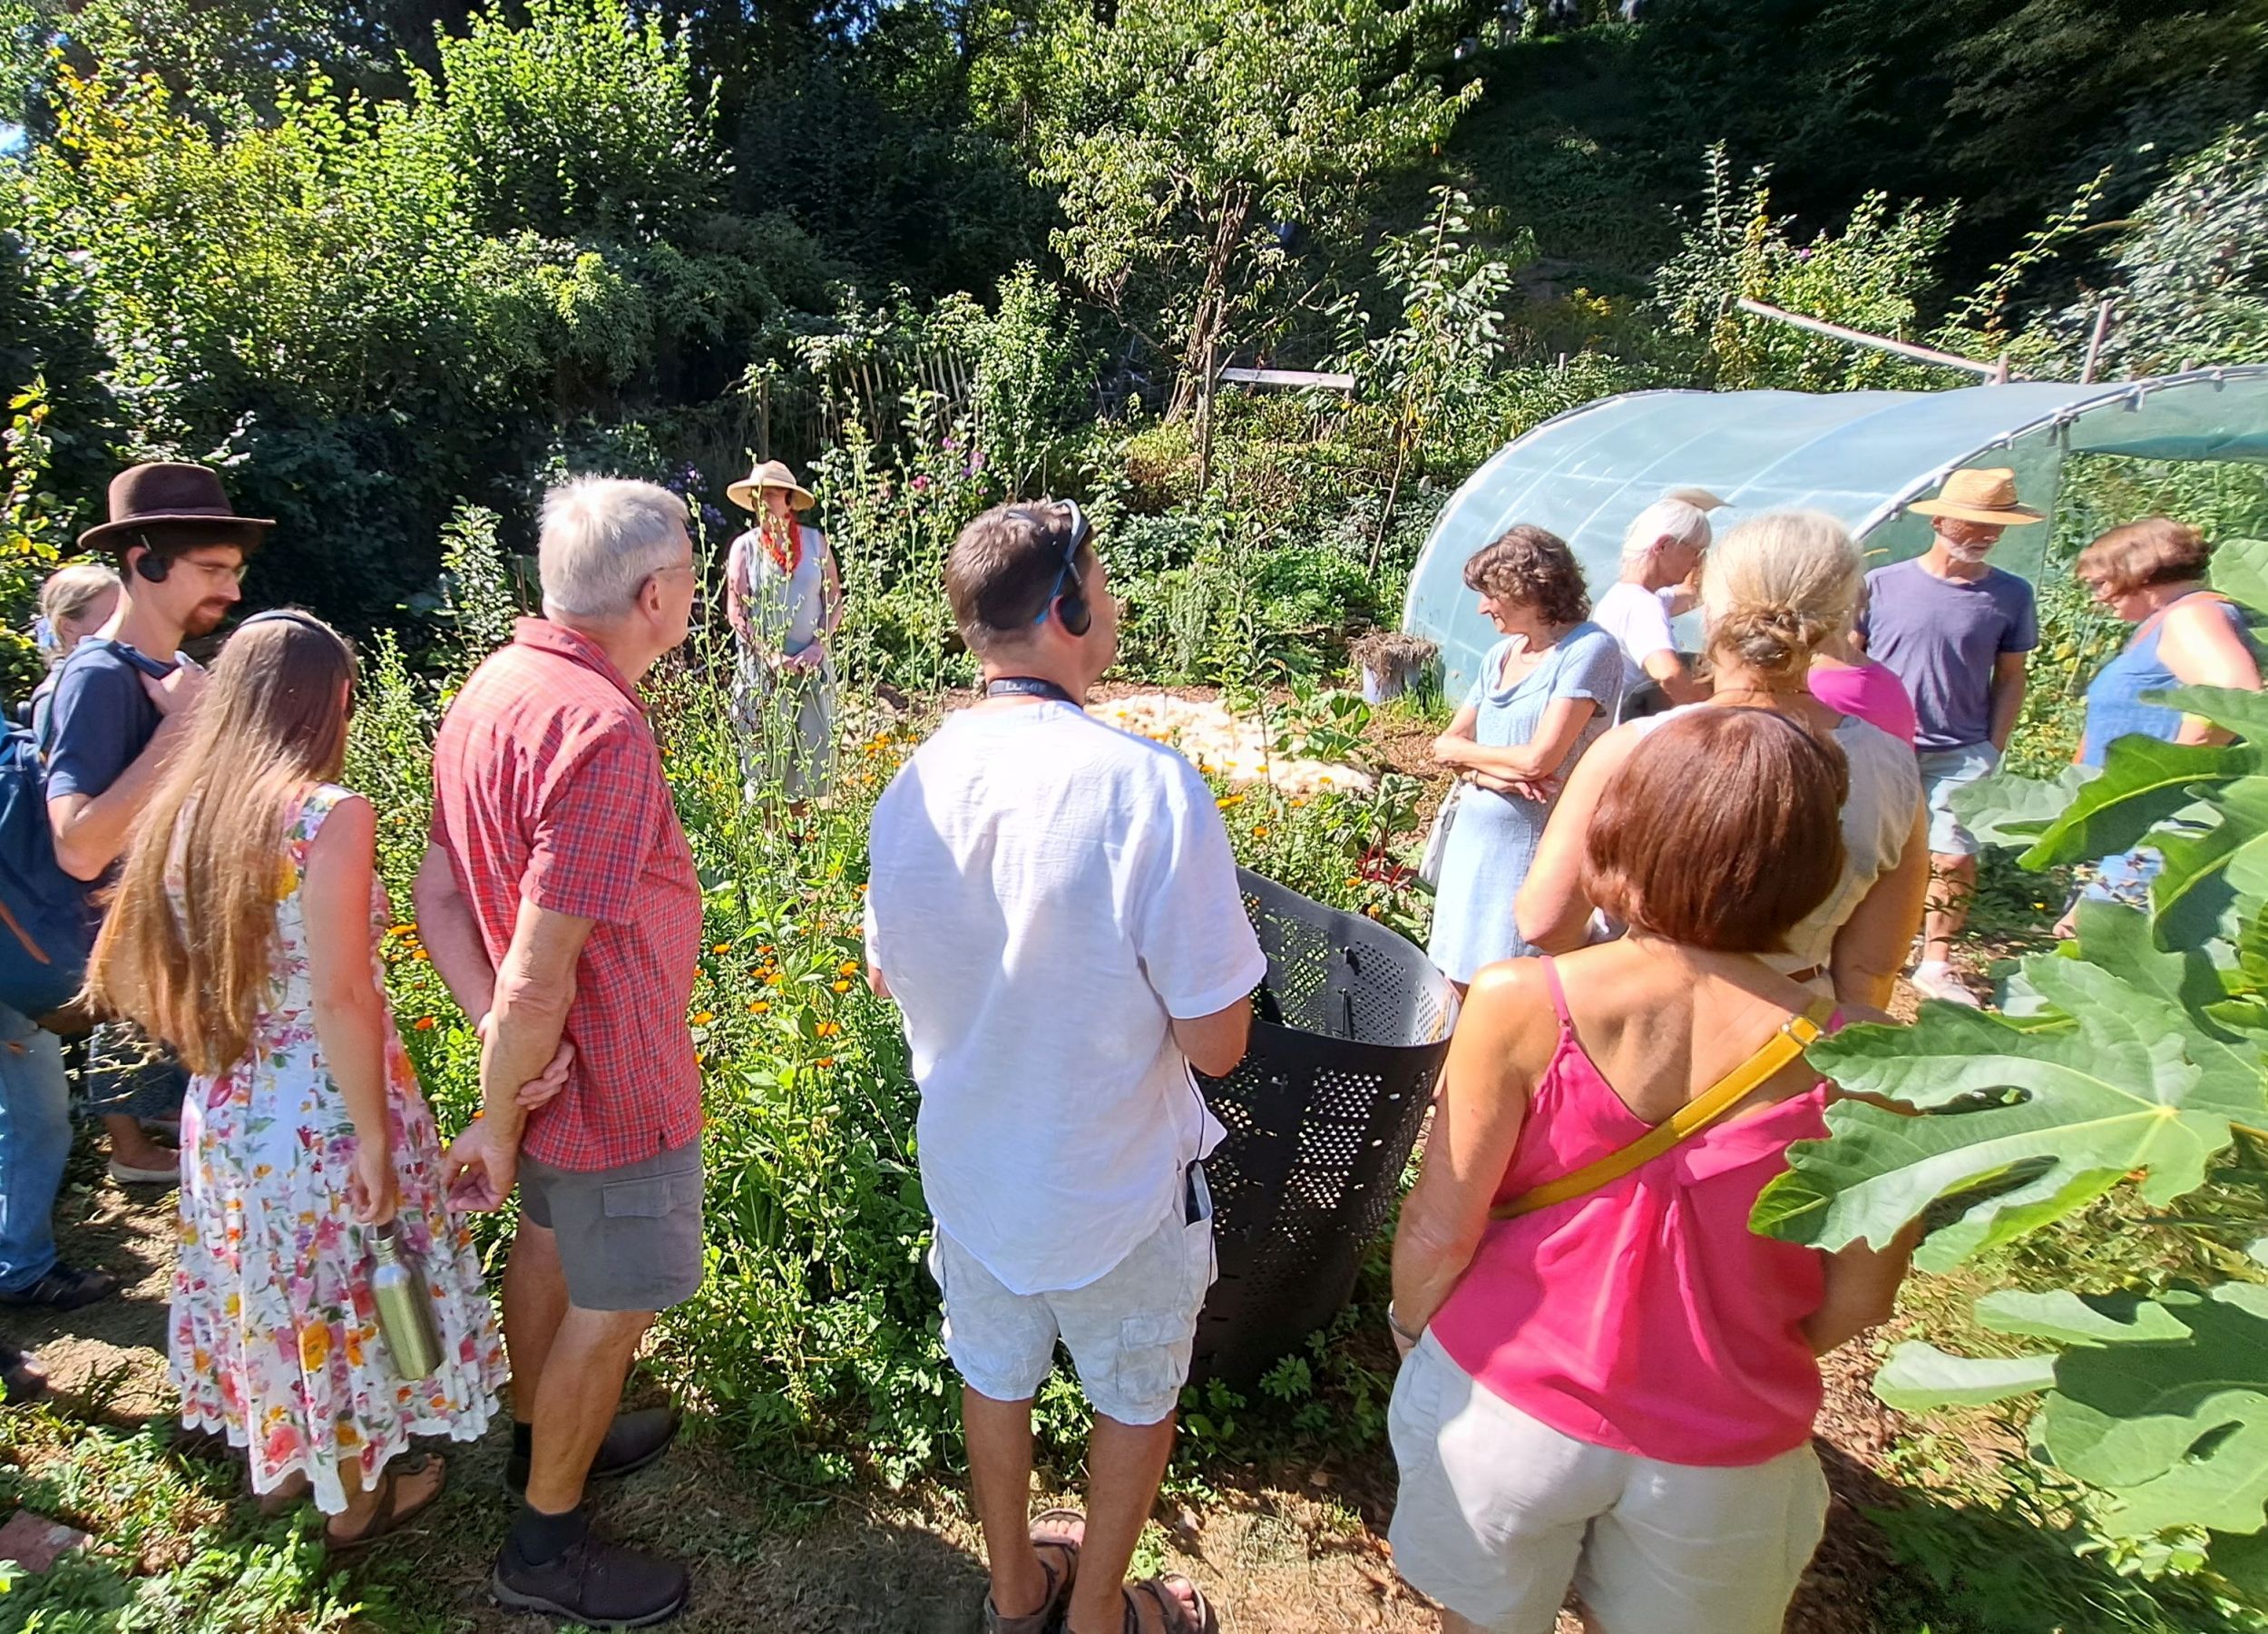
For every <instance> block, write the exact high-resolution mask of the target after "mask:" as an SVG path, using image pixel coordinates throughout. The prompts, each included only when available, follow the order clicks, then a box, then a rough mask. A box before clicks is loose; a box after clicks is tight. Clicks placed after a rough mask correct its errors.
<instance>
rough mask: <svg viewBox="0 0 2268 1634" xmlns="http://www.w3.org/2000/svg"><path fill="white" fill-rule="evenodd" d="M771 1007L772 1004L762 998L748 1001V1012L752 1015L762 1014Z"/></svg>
mask: <svg viewBox="0 0 2268 1634" xmlns="http://www.w3.org/2000/svg"><path fill="white" fill-rule="evenodd" d="M770 1009H771V1006H770V1005H769V1004H767V1003H765V1002H764V1001H763V1000H762V999H750V1000H749V1001H748V1013H749V1014H750V1015H762V1014H764V1013H767V1011H769V1010H770Z"/></svg>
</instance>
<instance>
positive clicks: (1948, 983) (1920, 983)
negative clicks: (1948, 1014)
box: [1911, 959, 1984, 1010]
mask: <svg viewBox="0 0 2268 1634" xmlns="http://www.w3.org/2000/svg"><path fill="white" fill-rule="evenodd" d="M1911 979H1912V982H1913V990H1914V991H1915V992H1916V993H1920V994H1921V996H1922V997H1923V998H1925V999H1942V1000H1944V1001H1945V1003H1948V1004H1961V1005H1965V1006H1967V1007H1968V1008H1969V1009H1970V1010H1982V1009H1983V1008H1984V1001H1983V1000H1982V999H1980V998H1979V997H1978V996H1977V995H1976V994H1975V993H1971V992H1970V991H1969V989H1968V987H1967V986H1966V985H1965V984H1964V983H1962V981H1961V979H1960V977H1959V976H1957V975H1955V974H1953V967H1952V966H1951V965H1950V964H1948V963H1946V962H1945V961H1944V960H1943V959H1924V960H1923V961H1922V962H1921V964H1917V965H1915V966H1914V967H1913V976H1912V978H1911Z"/></svg>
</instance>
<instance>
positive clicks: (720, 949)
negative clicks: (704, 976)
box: [709, 942, 732, 954]
mask: <svg viewBox="0 0 2268 1634" xmlns="http://www.w3.org/2000/svg"><path fill="white" fill-rule="evenodd" d="M731 951H732V944H731V943H729V942H719V944H717V945H716V946H715V947H712V948H710V949H709V952H711V953H713V954H728V953H730V952H731Z"/></svg>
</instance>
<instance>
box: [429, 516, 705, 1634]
mask: <svg viewBox="0 0 2268 1634" xmlns="http://www.w3.org/2000/svg"><path fill="white" fill-rule="evenodd" d="M685 524H686V512H685V505H684V503H683V502H682V501H681V500H679V499H678V498H677V497H676V495H674V494H670V493H669V492H668V491H667V490H666V489H662V488H657V487H655V486H653V485H652V484H648V483H632V482H619V481H613V480H607V479H598V478H586V479H583V480H581V481H577V482H572V483H569V484H565V485H564V486H562V487H560V488H557V489H554V490H553V491H552V494H551V496H550V497H549V498H548V499H547V500H546V501H545V502H544V506H543V537H542V542H541V544H540V546H539V566H540V571H541V573H542V577H543V612H544V616H543V618H540V619H523V620H521V621H520V622H519V624H518V626H517V628H516V629H515V630H514V631H513V639H512V643H511V645H509V646H507V647H505V648H503V649H502V650H501V651H497V652H496V653H494V654H493V655H492V656H491V657H490V658H489V659H488V660H487V661H486V662H484V663H483V664H482V665H481V667H480V668H479V669H478V670H474V673H473V676H472V679H471V680H467V681H466V682H465V683H464V690H463V691H461V692H459V693H458V694H457V697H456V700H455V702H454V703H453V704H451V705H450V707H449V712H448V715H447V717H446V718H445V719H444V720H443V721H442V723H441V730H440V734H439V736H438V737H437V739H435V744H434V778H433V781H434V812H433V834H432V842H431V844H430V845H429V846H427V848H426V852H425V864H424V866H422V867H421V868H420V869H419V870H418V876H417V884H416V889H415V900H416V904H417V918H418V925H419V927H420V929H421V931H422V933H423V934H424V937H425V946H426V947H427V948H428V949H429V950H430V951H431V953H432V955H433V962H434V966H435V969H436V970H438V971H439V972H440V974H441V976H442V979H443V980H444V981H445V982H446V983H448V985H449V990H450V992H451V993H454V994H455V996H456V999H457V1002H458V1003H460V1004H462V1005H463V1006H464V1013H465V1014H466V1015H468V1016H470V1017H472V1018H474V1025H475V1029H476V1031H477V1032H478V1033H479V1035H480V1039H481V1065H480V1082H481V1113H480V1115H479V1117H478V1119H477V1120H476V1121H474V1123H473V1125H472V1126H471V1127H470V1128H469V1129H467V1130H465V1131H464V1133H463V1134H461V1135H459V1136H458V1137H457V1140H456V1141H455V1145H453V1146H452V1147H451V1148H450V1150H449V1155H448V1159H447V1168H448V1174H449V1178H450V1180H451V1183H452V1192H451V1198H452V1201H454V1202H455V1204H456V1205H457V1206H458V1207H460V1208H496V1207H498V1206H499V1205H500V1204H502V1203H503V1200H504V1199H505V1197H506V1196H508V1195H509V1194H510V1193H511V1190H512V1188H513V1183H514V1181H515V1179H516V1180H517V1182H518V1183H519V1186H520V1228H519V1232H518V1235H517V1236H516V1237H515V1238H513V1248H512V1257H511V1260H510V1262H509V1263H508V1265H507V1266H506V1267H505V1270H504V1287H503V1306H504V1339H505V1343H506V1345H508V1346H509V1348H510V1351H511V1355H512V1371H513V1387H512V1407H513V1458H512V1463H511V1464H510V1465H509V1466H508V1467H507V1473H506V1477H505V1479H506V1481H507V1483H508V1484H511V1485H514V1486H519V1487H522V1488H523V1489H524V1492H523V1502H522V1504H521V1507H520V1511H519V1513H518V1516H517V1518H516V1519H515V1520H514V1521H513V1526H512V1530H511V1531H510V1532H509V1534H508V1535H507V1536H506V1538H505V1540H504V1545H503V1549H502V1551H499V1553H498V1554H497V1557H496V1563H495V1569H494V1574H493V1577H492V1580H491V1586H492V1588H493V1589H494V1592H495V1595H496V1598H497V1599H498V1600H500V1601H502V1602H503V1604H505V1605H507V1606H512V1607H515V1608H518V1609H520V1610H536V1611H546V1612H550V1613H552V1615H554V1616H557V1617H562V1618H567V1619H572V1620H573V1621H576V1622H582V1623H596V1624H605V1625H610V1626H615V1627H625V1626H627V1627H643V1626H645V1625H647V1624H650V1623H655V1622H660V1621H662V1620H664V1619H667V1618H670V1617H672V1616H674V1615H676V1614H677V1612H678V1611H679V1610H682V1609H683V1607H684V1604H685V1601H686V1597H687V1591H688V1582H687V1578H686V1573H685V1570H684V1569H683V1568H682V1567H680V1566H679V1565H677V1564H675V1563H674V1562H672V1561H665V1560H662V1559H660V1558H659V1557H657V1556H653V1555H650V1554H646V1553H643V1552H640V1551H635V1550H631V1549H626V1548H622V1547H621V1546H620V1545H617V1544H613V1543H610V1542H607V1541H602V1540H601V1539H600V1538H599V1537H597V1536H596V1535H594V1534H593V1533H592V1532H591V1530H590V1526H589V1522H588V1520H587V1518H586V1517H585V1514H584V1512H583V1510H582V1494H583V1483H584V1482H585V1480H586V1479H587V1478H588V1477H590V1476H593V1475H598V1476H605V1475H620V1474H626V1473H629V1472H630V1471H631V1470H633V1469H637V1468H640V1467H642V1466H643V1465H644V1464H647V1463H651V1462H652V1461H653V1460H654V1459H656V1458H658V1457H660V1455H661V1453H662V1452H663V1450H664V1449H665V1448H667V1446H668V1445H669V1443H670V1438H671V1437H672V1436H673V1435H674V1434H675V1433H676V1429H677V1421H676V1417H675V1415H674V1414H672V1413H670V1411H669V1410H668V1409H666V1408H657V1409H649V1410H647V1411H645V1412H642V1413H618V1412H617V1408H618V1407H619V1406H620V1404H621V1390H622V1381H623V1379H624V1378H625V1377H626V1376H627V1375H628V1374H629V1371H630V1366H631V1361H632V1360H633V1359H634V1357H635V1356H636V1355H637V1351H638V1345H639V1343H640V1340H641V1339H642V1338H643V1336H644V1335H645V1332H646V1329H647V1328H648V1327H649V1326H650V1325H651V1324H652V1322H653V1319H654V1316H656V1315H657V1314H658V1313H659V1312H660V1311H662V1310H664V1309H667V1308H668V1307H669V1306H672V1305H675V1304H678V1303H679V1302H680V1301H682V1300H685V1299H687V1298H689V1297H691V1296H692V1295H693V1293H694V1291H695V1290H696V1289H697V1288H699V1286H700V1280H701V1154H700V1135H701V1097H700V1069H699V1063H698V1062H697V1060H696V1058H695V1055H694V1051H693V1040H692V1034H691V1032H690V1030H689V1027H688V1025H687V1022H686V1006H687V1004H688V1003H689V1000H690V998H691V996H692V990H693V975H694V969H695V965H696V963H697V961H698V959H699V952H700V929H701V894H700V885H699V879H698V878H697V877H696V876H695V874H694V871H693V856H692V853H691V851H690V849H689V847H688V846H687V845H686V841H685V831H684V830H683V828H682V827H679V823H678V816H677V809H676V807H675V806H674V805H673V804H672V802H671V798H670V785H669V782H668V780H667V779H666V778H664V777H663V775H662V770H661V756H660V750H659V749H657V748H656V746H655V743H654V737H653V731H652V729H651V728H650V726H649V725H648V724H647V720H646V712H645V706H644V705H643V704H642V703H641V702H640V700H639V698H638V694H637V691H636V690H635V689H636V684H637V682H638V680H639V679H640V677H642V676H643V675H644V674H645V673H646V671H647V670H650V669H651V668H652V667H653V664H654V662H655V661H656V660H658V659H660V657H661V656H662V655H663V654H664V653H666V652H668V651H670V650H672V649H673V648H675V647H677V646H678V645H679V643H680V642H682V641H684V640H685V636H686V629H687V622H688V620H689V617H690V614H691V611H692V602H693V591H694V578H695V568H694V565H693V546H692V542H691V540H690V538H689V536H688V534H687V533H686V525H685ZM562 1042H564V1044H565V1045H566V1046H568V1048H569V1049H570V1050H571V1051H572V1063H571V1065H570V1067H569V1069H568V1078H567V1085H566V1088H565V1089H564V1090H563V1091H562V1092H561V1093H560V1095H559V1096H558V1098H557V1099H556V1100H553V1101H551V1102H550V1103H549V1104H547V1105H544V1106H543V1107H540V1108H539V1109H537V1110H536V1111H533V1112H528V1113H524V1114H523V1112H522V1111H521V1109H520V1107H519V1105H518V1102H517V1091H518V1089H519V1086H521V1085H522V1084H524V1083H526V1082H528V1081H530V1080H533V1079H535V1078H538V1077H540V1076H542V1074H543V1070H544V1068H545V1066H546V1064H547V1063H548V1062H551V1061H552V1059H553V1057H554V1055H555V1053H556V1052H559V1051H560V1049H561V1046H562ZM531 1063H533V1064H531ZM523 1119H524V1128H523Z"/></svg>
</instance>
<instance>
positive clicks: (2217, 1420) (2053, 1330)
mask: <svg viewBox="0 0 2268 1634" xmlns="http://www.w3.org/2000/svg"><path fill="white" fill-rule="evenodd" d="M1977 1315H1978V1316H1979V1317H1980V1319H1981V1320H1983V1321H1984V1322H1986V1323H1987V1324H1988V1325H1989V1326H1993V1327H1997V1328H2000V1329H2002V1330H2004V1331H2008V1332H2013V1333H2021V1334H2028V1335H2034V1336H2044V1337H2048V1338H2056V1339H2061V1340H2063V1341H2065V1342H2066V1343H2067V1344H2068V1346H2069V1348H2068V1349H2066V1350H2065V1351H2064V1352H2063V1353H2062V1354H2061V1355H2054V1356H2045V1355H2023V1356H1957V1355H1948V1354H1947V1353H1946V1352H1944V1351H1941V1350H1940V1349H1938V1348H1937V1347H1936V1346H1935V1345H1927V1344H1921V1343H1917V1342H1908V1343H1906V1344H1903V1345H1899V1346H1897V1347H1896V1348H1895V1349H1894V1350H1892V1352H1891V1355H1890V1360H1889V1362H1888V1363H1887V1364H1886V1365H1884V1366H1883V1368H1882V1373H1881V1374H1880V1375H1878V1376H1877V1377H1876V1379H1875V1381H1874V1393H1875V1394H1877V1395H1879V1396H1881V1397H1882V1400H1884V1401H1885V1402H1888V1403H1889V1404H1891V1405H1892V1406H1893V1407H1897V1408H1899V1409H1901V1411H1905V1412H1910V1413H1911V1412H1921V1411H1924V1410H1926V1409H1929V1408H1932V1407H1944V1406H1983V1405H1986V1404H1989V1403H1992V1402H1997V1401H2004V1400H2007V1399H2008V1398H2009V1397H2011V1396H2017V1395H2025V1394H2032V1393H2034V1392H2040V1391H2044V1392H2046V1400H2045V1402H2044V1403H2043V1404H2042V1405H2041V1407H2040V1410H2039V1412H2038V1414H2037V1415H2035V1416H2034V1418H2033V1420H2032V1423H2031V1438H2032V1443H2033V1444H2034V1445H2035V1446H2036V1447H2037V1448H2038V1450H2039V1451H2041V1452H2042V1453H2045V1454H2046V1455H2047V1456H2048V1458H2049V1459H2050V1460H2052V1461H2053V1462H2054V1463H2055V1464H2056V1466H2057V1468H2058V1469H2060V1470H2062V1471H2063V1472H2064V1473H2067V1474H2068V1475H2071V1476H2073V1477H2075V1478H2076V1479H2077V1480H2080V1481H2085V1482H2088V1483H2090V1484H2092V1485H2095V1486H2098V1487H2101V1488H2103V1489H2104V1490H2105V1491H2106V1492H2107V1493H2108V1494H2109V1497H2110V1500H2111V1502H2110V1504H2109V1506H2108V1508H2107V1512H2106V1516H2105V1518H2106V1520H2107V1521H2108V1523H2109V1524H2110V1525H2112V1526H2113V1527H2114V1528H2115V1529H2116V1530H2117V1531H2120V1532H2122V1533H2125V1534H2128V1535H2133V1536H2144V1535H2147V1534H2149V1533H2152V1532H2156V1531H2162V1530H2164V1529H2165V1528H2166V1527H2169V1526H2208V1527H2212V1528H2214V1529H2215V1530H2216V1531H2224V1532H2232V1533H2246V1532H2256V1531H2260V1530H2261V1527H2262V1524H2263V1520H2264V1519H2268V1515H2264V1514H2263V1509H2264V1508H2268V1288H2263V1287H2259V1286H2257V1285H2255V1284H2252V1283H2230V1284H2227V1285H2224V1286H2223V1287H2217V1288H2214V1289H2211V1290H2209V1291H2207V1292H2204V1293H2199V1292H2195V1291H2193V1290H2190V1289H2175V1290H2174V1291H2172V1292H2169V1293H2166V1294H2165V1295H2162V1296H2159V1297H2158V1298H2156V1299H2145V1298H2142V1297H2140V1296H2135V1295H2099V1296H2094V1295H2090V1296H2080V1295H2077V1294H2073V1293H2069V1292H2056V1293H2048V1294H2038V1295H2024V1294H2012V1293H2006V1292H2002V1293H1996V1294H1991V1295H1988V1296H1986V1297H1985V1298H1983V1299H1981V1300H1980V1301H1978V1304H1977Z"/></svg>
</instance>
